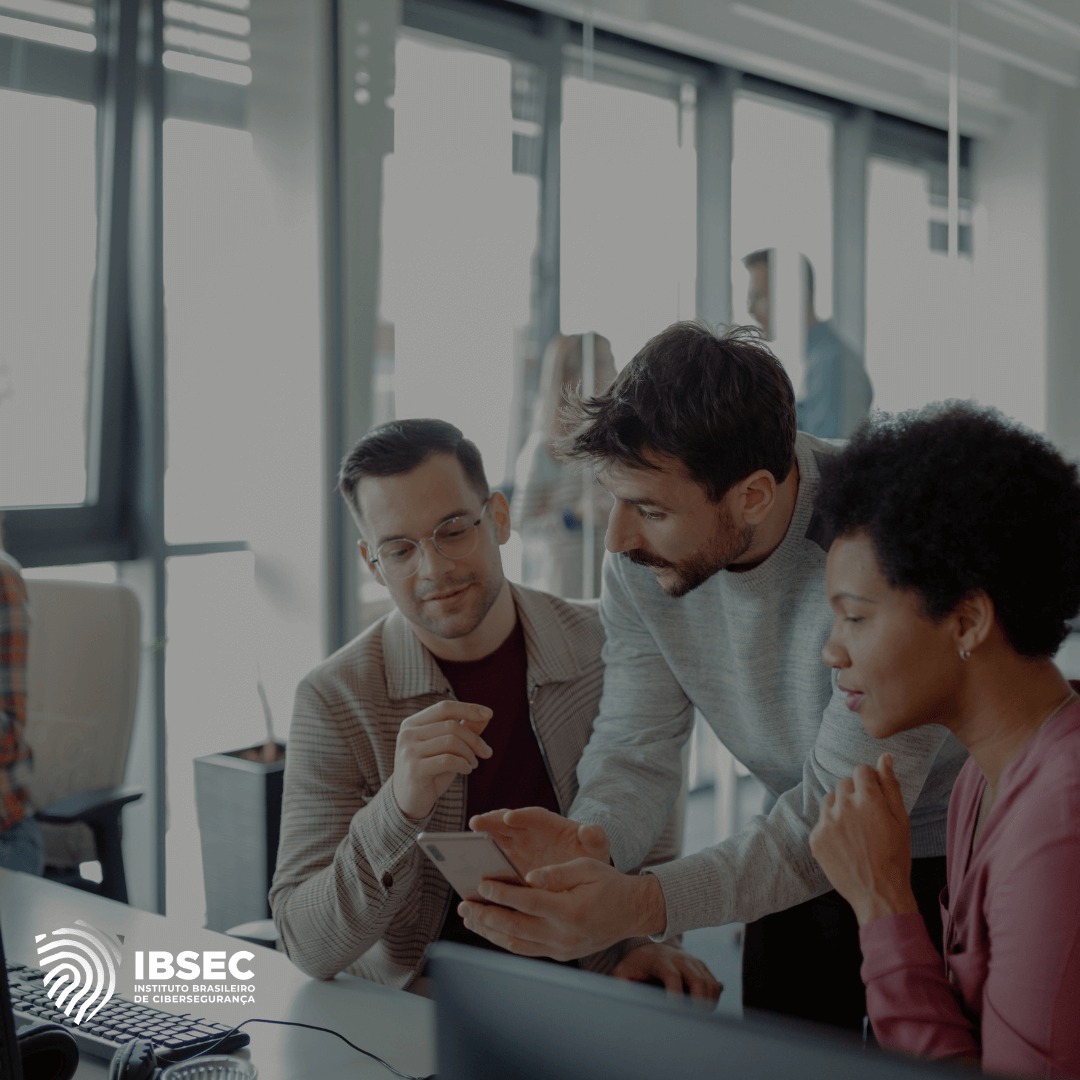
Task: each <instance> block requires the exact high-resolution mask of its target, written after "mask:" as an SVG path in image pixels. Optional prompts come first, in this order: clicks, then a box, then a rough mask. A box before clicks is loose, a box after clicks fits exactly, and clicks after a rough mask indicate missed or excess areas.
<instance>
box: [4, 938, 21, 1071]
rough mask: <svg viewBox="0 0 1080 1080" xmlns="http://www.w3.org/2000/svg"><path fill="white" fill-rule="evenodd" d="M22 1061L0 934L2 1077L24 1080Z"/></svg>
mask: <svg viewBox="0 0 1080 1080" xmlns="http://www.w3.org/2000/svg"><path fill="white" fill-rule="evenodd" d="M22 1074H23V1071H22V1059H21V1058H20V1057H19V1042H18V1039H16V1038H15V1014H14V1013H13V1012H12V1011H11V994H10V993H9V991H8V980H7V961H6V960H5V959H4V936H3V934H0V1076H3V1077H9V1076H10V1077H11V1080H22Z"/></svg>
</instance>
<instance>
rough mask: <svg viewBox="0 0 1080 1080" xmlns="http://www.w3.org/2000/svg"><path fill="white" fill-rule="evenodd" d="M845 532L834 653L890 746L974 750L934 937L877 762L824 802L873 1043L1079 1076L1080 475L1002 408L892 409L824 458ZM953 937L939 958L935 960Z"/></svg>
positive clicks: (893, 785) (904, 832)
mask: <svg viewBox="0 0 1080 1080" xmlns="http://www.w3.org/2000/svg"><path fill="white" fill-rule="evenodd" d="M816 505H817V510H818V512H819V513H820V514H821V516H822V518H823V520H824V521H825V523H826V526H827V527H828V529H829V530H830V532H831V533H832V534H833V535H835V536H836V539H835V540H834V541H833V544H832V547H831V548H830V550H829V555H828V561H827V569H826V581H827V586H828V592H829V600H830V603H831V604H832V607H833V610H834V612H835V619H834V622H833V628H832V633H831V635H830V636H829V639H828V641H827V642H826V644H825V647H824V648H823V650H822V654H821V655H822V659H823V660H824V661H825V663H826V664H827V665H828V666H829V667H830V668H832V669H834V670H835V671H836V672H837V673H838V674H839V688H840V690H841V691H842V692H843V693H844V694H845V696H846V699H847V707H848V708H849V709H850V710H851V711H852V712H854V713H855V714H856V715H857V716H858V718H859V720H860V721H861V723H862V726H863V728H864V729H865V730H866V732H867V734H868V735H872V736H873V737H874V738H878V739H884V738H888V737H890V736H894V735H896V734H898V733H900V732H910V731H913V730H915V729H918V728H920V727H923V726H928V725H942V726H944V727H945V728H947V729H948V730H949V731H951V732H953V734H954V735H955V736H956V737H957V738H958V739H959V740H960V741H961V742H962V743H963V744H964V746H965V747H966V748H967V749H968V751H969V753H970V755H971V756H970V757H969V758H968V760H967V762H966V764H965V765H964V767H963V769H962V770H961V771H960V775H959V777H958V778H957V781H956V786H955V788H954V789H953V794H952V799H951V801H950V804H949V820H948V847H947V877H948V885H947V887H946V889H945V890H944V891H943V892H942V894H941V910H942V915H943V917H944V929H943V933H941V932H939V934H940V936H938V939H937V940H934V936H932V935H931V933H930V931H929V930H928V928H927V926H926V924H925V922H924V921H923V919H922V917H921V916H920V915H919V911H918V907H917V905H916V901H915V897H914V896H913V895H912V892H911V886H910V876H909V875H910V867H911V850H910V844H909V835H910V829H909V823H908V814H907V809H906V806H905V802H904V799H903V797H902V794H901V792H900V788H899V785H898V784H897V782H896V778H895V776H894V774H893V767H892V759H891V757H890V756H889V755H887V754H882V755H881V757H880V758H879V760H878V764H877V767H876V768H873V767H871V766H868V765H860V766H859V767H858V768H857V769H856V770H855V773H854V776H853V777H852V778H846V779H844V780H841V781H840V782H839V783H838V784H837V785H836V788H835V790H834V791H833V792H832V793H831V794H829V795H828V796H826V798H825V799H824V800H823V802H822V804H821V811H820V818H819V820H818V823H817V825H816V826H815V828H814V831H813V832H812V833H811V836H810V848H811V851H812V852H813V853H814V855H815V857H816V858H817V860H818V862H819V863H820V865H821V867H822V869H823V870H824V871H825V873H826V874H827V875H828V877H829V880H830V881H831V882H832V884H833V885H834V886H835V888H836V889H837V890H838V891H839V892H840V894H841V895H842V896H844V897H845V898H846V899H847V900H848V902H849V903H850V904H851V906H852V908H853V910H854V913H855V916H856V918H857V919H858V922H859V926H860V932H859V936H860V941H861V945H862V954H863V965H862V977H863V981H864V982H865V984H866V1003H867V1011H868V1013H869V1016H870V1020H871V1022H872V1023H873V1026H874V1032H875V1034H876V1036H877V1038H878V1040H879V1041H880V1042H881V1043H883V1044H884V1045H886V1046H890V1047H893V1048H895V1049H898V1050H904V1051H907V1052H908V1053H912V1054H923V1055H926V1056H929V1057H935V1058H938V1057H954V1058H960V1059H965V1058H966V1059H974V1060H976V1061H978V1060H980V1059H981V1062H982V1066H983V1068H984V1069H986V1070H987V1071H988V1072H995V1073H1005V1074H1008V1075H1013V1076H1019V1075H1028V1076H1080V904H1078V903H1077V898H1078V897H1080V696H1078V694H1077V689H1078V688H1080V683H1075V682H1074V683H1072V684H1070V683H1069V682H1067V681H1066V680H1065V678H1064V677H1063V676H1062V674H1061V672H1060V671H1059V670H1058V668H1057V666H1056V665H1055V664H1054V661H1053V657H1054V655H1055V654H1056V653H1057V650H1058V648H1059V647H1060V645H1061V643H1062V641H1064V639H1065V637H1066V635H1067V634H1068V633H1069V620H1070V619H1072V618H1074V617H1075V616H1076V613H1077V611H1078V610H1080V476H1078V474H1077V468H1076V466H1075V465H1073V464H1071V463H1069V462H1066V461H1065V460H1064V459H1063V458H1062V457H1061V455H1060V454H1059V453H1058V452H1057V451H1056V450H1055V449H1054V448H1053V447H1052V446H1050V444H1049V443H1047V442H1046V440H1044V439H1043V438H1042V437H1041V436H1038V435H1035V434H1033V433H1032V432H1030V431H1026V430H1025V429H1023V428H1022V427H1020V426H1019V425H1017V424H1015V423H1012V422H1010V421H1007V420H1005V419H1004V418H1003V417H1002V416H1001V415H1000V414H999V413H996V412H994V411H992V410H983V409H979V408H977V407H975V406H973V405H969V404H952V405H950V406H946V407H941V406H932V407H930V408H928V409H926V410H923V411H921V412H918V413H906V414H902V415H900V416H898V417H895V418H894V417H887V416H883V417H878V418H875V421H874V422H872V423H871V424H869V425H867V426H866V427H864V428H863V429H861V430H860V431H859V432H858V433H857V434H856V436H855V437H854V438H853V439H852V441H851V443H850V444H849V446H848V447H847V449H846V450H845V451H844V452H843V453H842V454H840V455H838V456H836V457H833V458H831V459H828V460H826V461H824V462H823V463H822V478H821V486H820V488H819V489H818V497H817V504H816ZM942 945H943V946H944V962H943V959H942V957H941V956H940V955H939V949H940V948H941V946H942Z"/></svg>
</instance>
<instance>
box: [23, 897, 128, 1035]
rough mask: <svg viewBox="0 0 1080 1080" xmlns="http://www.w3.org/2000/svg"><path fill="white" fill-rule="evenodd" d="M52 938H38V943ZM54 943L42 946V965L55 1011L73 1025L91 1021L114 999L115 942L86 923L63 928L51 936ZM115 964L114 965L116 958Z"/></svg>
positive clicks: (46, 935)
mask: <svg viewBox="0 0 1080 1080" xmlns="http://www.w3.org/2000/svg"><path fill="white" fill-rule="evenodd" d="M47 937H50V935H49V934H38V935H37V937H35V938H34V941H35V942H42V941H45V939H46V938H47ZM51 937H52V940H51V941H46V942H45V944H44V945H42V944H39V945H38V950H37V954H38V957H39V963H40V964H41V966H42V968H44V969H45V972H46V974H45V989H46V990H48V992H49V998H50V999H51V1000H52V1001H53V1003H54V1004H55V1006H56V1008H58V1009H61V1010H62V1011H63V1013H64V1015H65V1016H71V1015H72V1014H73V1013H74V1014H75V1017H74V1022H75V1023H76V1024H81V1023H82V1022H83V1021H84V1020H89V1019H91V1017H93V1016H94V1015H95V1014H96V1013H97V1011H98V1010H99V1009H100V1008H101V1007H102V1006H103V1005H104V1004H105V1003H106V1002H107V1001H108V1000H109V998H111V997H112V996H113V991H114V990H115V989H116V965H118V964H119V963H120V950H119V948H117V946H116V945H114V944H113V940H114V939H113V938H112V937H111V936H110V935H108V934H105V933H104V932H102V931H101V930H98V929H97V928H96V927H93V926H91V925H90V924H89V923H85V922H83V921H82V919H76V920H75V926H64V927H61V928H60V929H59V930H54V931H53V932H52V935H51ZM114 957H115V959H116V964H114V963H113V958H114Z"/></svg>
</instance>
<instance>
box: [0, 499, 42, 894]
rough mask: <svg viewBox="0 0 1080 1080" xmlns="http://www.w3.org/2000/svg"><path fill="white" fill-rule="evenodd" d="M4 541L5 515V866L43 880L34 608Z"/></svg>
mask: <svg viewBox="0 0 1080 1080" xmlns="http://www.w3.org/2000/svg"><path fill="white" fill-rule="evenodd" d="M2 542H3V517H2V516H0V866H2V867H4V868H5V869H6V870H23V871H25V872H26V873H28V874H38V875H40V874H41V873H42V872H43V871H44V869H45V837H44V835H43V832H42V828H41V823H40V822H39V821H38V820H37V818H35V817H34V816H33V807H32V806H31V805H30V794H29V792H28V791H27V790H26V782H27V779H28V774H29V772H30V763H31V754H30V747H29V746H27V744H26V741H25V739H24V738H23V729H24V728H25V726H26V658H27V651H28V648H29V641H30V604H29V601H28V599H27V595H26V583H25V582H24V581H23V577H22V574H21V572H20V570H21V567H20V566H19V564H18V563H17V562H16V561H15V560H14V559H13V558H12V557H11V556H10V555H9V554H8V553H7V552H6V551H4V550H3V547H2Z"/></svg>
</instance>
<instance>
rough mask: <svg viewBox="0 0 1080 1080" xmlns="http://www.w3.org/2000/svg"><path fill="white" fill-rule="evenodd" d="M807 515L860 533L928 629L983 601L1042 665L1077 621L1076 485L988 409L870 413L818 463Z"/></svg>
mask: <svg viewBox="0 0 1080 1080" xmlns="http://www.w3.org/2000/svg"><path fill="white" fill-rule="evenodd" d="M816 507H817V512H818V513H819V514H820V515H821V517H822V518H823V519H824V523H825V525H826V527H827V528H828V529H829V531H830V532H831V534H832V535H833V536H842V535H844V534H847V533H853V532H858V531H861V530H865V531H866V532H867V533H868V534H869V536H870V538H871V539H872V540H873V543H874V547H875V548H876V550H877V557H878V561H879V563H880V564H881V568H882V572H883V573H884V575H885V578H886V579H887V580H888V582H889V584H890V585H891V586H892V587H893V588H896V589H910V590H913V591H914V592H916V593H917V594H918V595H919V597H920V599H921V601H922V607H923V611H924V612H925V614H926V615H927V616H928V617H929V618H931V619H933V620H934V621H939V620H941V619H943V618H944V617H945V616H946V615H947V614H948V613H949V612H951V611H953V610H955V608H956V605H957V604H958V603H959V602H960V601H961V600H962V599H963V598H964V597H965V596H970V595H972V594H974V593H977V592H985V593H986V594H987V596H989V597H990V599H991V600H992V601H993V604H994V610H995V613H996V615H997V618H998V621H999V623H1000V625H1001V628H1002V630H1003V631H1004V633H1005V636H1006V637H1007V638H1008V640H1009V643H1010V644H1011V645H1012V647H1013V648H1014V649H1015V650H1016V651H1017V652H1018V653H1019V654H1020V655H1022V656H1029V657H1048V656H1052V655H1053V654H1054V653H1055V652H1056V651H1057V649H1058V646H1059V645H1060V644H1061V642H1062V641H1063V640H1064V639H1065V636H1066V634H1068V632H1069V627H1068V625H1067V622H1066V620H1068V619H1071V618H1073V617H1074V616H1075V615H1076V613H1077V611H1078V610H1080V477H1078V474H1077V468H1076V466H1075V465H1074V464H1071V463H1070V462H1068V461H1066V460H1065V459H1064V458H1063V457H1062V456H1061V455H1060V454H1059V453H1058V452H1057V451H1056V450H1055V449H1054V448H1053V447H1052V446H1051V445H1050V443H1048V442H1047V441H1046V439H1044V438H1042V437H1041V436H1039V435H1036V434H1035V433H1034V432H1031V431H1028V430H1026V429H1025V428H1023V427H1021V426H1020V425H1019V424H1016V423H1013V422H1012V421H1010V420H1007V419H1006V418H1005V417H1004V416H1002V415H1001V414H1000V413H999V412H998V411H997V410H996V409H987V408H980V407H979V406H976V405H974V404H972V403H968V402H955V401H950V402H945V403H944V404H937V405H931V406H928V407H927V408H925V409H921V410H917V411H912V412H906V413H901V414H900V415H898V416H889V415H887V414H880V413H879V414H875V415H874V416H872V417H871V418H870V419H868V420H866V421H864V423H863V424H862V426H861V427H860V428H859V429H858V430H857V431H856V432H855V434H854V435H853V436H852V438H851V441H850V442H849V443H848V445H847V447H846V449H844V450H843V451H842V452H840V453H839V454H836V455H832V456H830V457H829V458H827V459H825V460H823V461H822V465H821V486H820V488H819V490H818V494H817V502H816Z"/></svg>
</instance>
